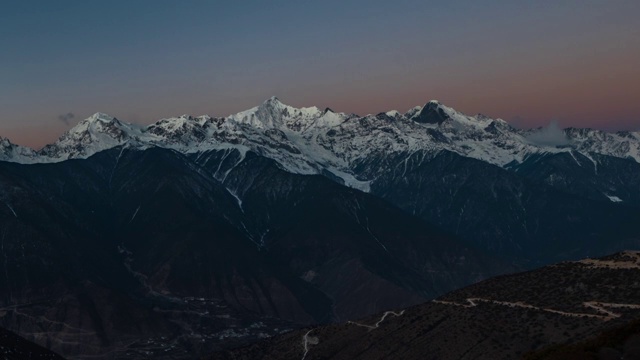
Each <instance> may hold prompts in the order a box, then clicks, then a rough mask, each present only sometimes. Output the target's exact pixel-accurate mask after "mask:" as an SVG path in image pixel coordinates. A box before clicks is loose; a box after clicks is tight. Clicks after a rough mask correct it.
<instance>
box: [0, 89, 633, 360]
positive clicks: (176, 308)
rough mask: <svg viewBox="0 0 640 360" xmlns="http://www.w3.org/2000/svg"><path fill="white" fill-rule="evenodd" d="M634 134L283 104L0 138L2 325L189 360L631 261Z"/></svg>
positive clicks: (67, 347)
mask: <svg viewBox="0 0 640 360" xmlns="http://www.w3.org/2000/svg"><path fill="white" fill-rule="evenodd" d="M639 139H640V134H639V133H633V132H619V133H615V134H611V133H606V132H601V131H597V130H590V129H565V130H559V129H554V128H553V127H550V128H546V129H536V130H519V129H515V128H513V127H511V126H510V125H509V124H508V123H506V122H505V121H503V120H500V119H496V120H493V119H490V118H488V117H486V116H483V115H476V116H466V115H464V114H461V113H459V112H457V111H455V110H453V109H451V108H449V107H447V106H444V105H442V104H440V103H438V102H436V101H431V102H428V103H427V104H425V105H424V106H420V107H416V108H413V109H411V110H409V111H408V112H406V113H404V114H401V113H399V112H397V111H390V112H386V113H381V114H377V115H367V116H364V117H360V116H357V115H354V114H342V113H335V112H333V111H332V110H330V109H325V110H320V109H318V108H315V107H311V108H302V109H297V108H294V107H291V106H287V105H284V104H283V103H281V102H280V101H279V100H278V99H277V98H271V99H268V100H267V101H265V102H264V103H263V104H261V105H260V106H258V107H255V108H253V109H250V110H247V111H244V112H241V113H238V114H235V115H231V116H228V117H226V118H213V117H209V116H200V117H191V116H187V115H185V116H181V117H179V118H169V119H163V120H160V121H158V122H156V123H154V124H151V125H149V126H139V125H136V124H128V123H125V122H123V121H120V120H118V119H116V118H114V117H111V116H109V115H106V114H102V113H97V114H95V115H93V116H91V117H90V118H88V119H86V120H83V121H81V122H80V123H78V124H77V125H76V126H75V127H73V128H72V129H71V130H69V131H68V132H66V133H65V134H63V135H62V136H61V137H60V139H59V140H58V141H57V142H55V143H53V144H50V145H47V146H45V147H43V148H42V149H40V150H37V151H36V150H33V149H29V148H25V147H21V146H18V145H15V144H12V143H11V142H10V141H9V140H7V139H2V140H0V160H1V161H0V202H1V203H2V204H0V224H2V229H0V230H1V231H2V234H1V240H0V252H2V256H0V268H2V269H3V271H0V326H2V327H4V328H7V329H8V330H10V331H13V332H15V333H17V334H18V335H20V336H23V337H24V338H26V339H28V340H31V341H34V342H35V343H38V344H40V345H43V346H46V347H47V348H49V349H52V350H54V351H55V352H56V353H58V354H61V355H63V356H65V357H68V358H85V357H101V358H105V359H108V358H119V357H127V358H140V359H143V358H149V357H150V356H152V357H154V358H163V357H164V358H172V359H180V358H185V359H186V358H193V357H194V356H198V355H202V354H206V353H213V352H215V351H220V350H222V349H226V348H229V347H233V346H238V345H242V344H246V343H247V342H251V341H255V340H258V339H260V338H264V337H270V336H274V335H277V334H280V333H282V332H287V331H290V330H293V329H296V328H300V327H304V326H308V325H310V324H321V323H335V322H343V321H349V320H355V319H359V318H362V317H365V316H368V315H371V314H375V313H378V312H381V311H385V310H388V309H397V308H405V307H408V306H412V305H416V304H420V303H423V302H425V301H428V300H431V299H434V298H437V297H438V296H441V295H442V294H445V293H446V292H448V291H451V290H454V289H458V288H461V287H463V286H465V285H469V284H472V283H475V282H477V281H480V280H482V279H486V278H488V277H491V276H494V275H497V274H503V273H508V272H513V271H516V270H521V269H529V268H533V267H536V266H539V265H544V264H549V263H552V262H558V261H563V260H570V259H578V258H583V257H586V256H599V255H604V254H607V253H612V252H615V251H619V250H621V249H625V248H638V247H640V226H638V222H637V219H639V218H640V207H639V205H640V186H639V185H640V164H639V163H638V161H639V159H640V155H639V152H638V151H639V150H638V149H639V147H638V142H639Z"/></svg>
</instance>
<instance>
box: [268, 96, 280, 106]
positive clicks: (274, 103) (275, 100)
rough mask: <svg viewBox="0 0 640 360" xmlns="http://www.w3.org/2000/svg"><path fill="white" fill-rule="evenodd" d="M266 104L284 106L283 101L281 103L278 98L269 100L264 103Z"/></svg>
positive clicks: (273, 97) (274, 97)
mask: <svg viewBox="0 0 640 360" xmlns="http://www.w3.org/2000/svg"><path fill="white" fill-rule="evenodd" d="M264 104H271V105H284V104H283V103H282V101H280V99H278V97H276V96H272V97H270V98H268V99H267V100H266V101H265V102H264Z"/></svg>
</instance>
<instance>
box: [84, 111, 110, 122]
mask: <svg viewBox="0 0 640 360" xmlns="http://www.w3.org/2000/svg"><path fill="white" fill-rule="evenodd" d="M86 120H87V121H89V122H95V121H101V122H111V121H113V120H117V119H116V118H115V117H113V116H111V115H109V114H105V113H103V112H97V113H95V114H93V115H91V116H89V117H88V118H87V119H86Z"/></svg>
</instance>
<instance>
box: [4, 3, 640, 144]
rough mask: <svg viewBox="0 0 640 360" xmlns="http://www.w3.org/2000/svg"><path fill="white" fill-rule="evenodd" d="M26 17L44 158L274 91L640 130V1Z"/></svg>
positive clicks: (26, 135) (187, 9)
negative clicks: (66, 145) (118, 129)
mask: <svg viewBox="0 0 640 360" xmlns="http://www.w3.org/2000/svg"><path fill="white" fill-rule="evenodd" d="M245 5H246V4H245ZM12 6H13V7H12ZM12 6H9V7H8V8H7V9H5V10H6V11H3V12H1V13H0V44H4V45H5V46H3V48H5V49H9V50H10V51H8V52H3V54H0V79H2V81H0V110H2V112H0V136H2V137H8V138H10V139H11V140H12V141H13V142H14V143H18V144H22V145H28V146H31V147H34V148H39V147H41V146H43V145H44V144H46V143H50V142H53V141H55V139H56V138H57V137H58V136H60V135H61V134H62V133H63V132H64V131H65V130H67V129H68V128H69V127H70V126H73V124H75V123H76V122H77V121H79V120H81V119H83V118H86V117H88V116H89V115H91V114H92V113H95V112H98V111H100V112H106V113H109V114H111V115H113V116H116V117H118V118H119V119H122V120H124V121H129V122H136V123H140V124H148V123H151V122H154V121H156V120H158V119H160V118H163V117H170V116H176V115H181V114H185V113H187V114H192V115H201V114H209V115H212V116H225V115H228V114H231V113H235V112H238V111H242V110H245V109H248V108H250V107H253V106H256V105H258V104H260V103H261V102H262V101H264V100H265V99H267V98H269V97H270V96H272V95H276V96H278V97H279V98H280V99H281V100H282V101H283V102H285V103H287V104H290V105H292V106H298V107H301V106H314V105H315V106H318V107H331V108H332V109H334V110H335V111H341V112H348V113H357V114H361V115H365V114H368V113H377V112H381V111H388V110H392V109H396V110H399V111H406V110H407V109H409V108H411V107H413V106H416V105H422V104H424V103H425V102H426V101H428V100H431V99H438V100H440V101H441V102H443V103H444V104H446V105H448V106H451V107H453V108H455V109H457V110H459V111H462V112H465V113H469V114H475V113H483V114H486V115H489V116H491V117H500V118H503V119H505V120H507V121H509V122H511V123H512V124H514V125H515V126H518V127H537V126H544V125H546V124H548V123H549V122H550V121H557V122H559V124H560V125H561V126H563V127H568V126H575V127H594V128H600V129H605V130H611V131H614V130H640V21H638V20H637V14H638V13H640V2H638V1H622V0H619V1H618V0H612V1H607V2H602V1H592V0H584V1H564V2H562V3H558V2H552V1H539V2H536V3H535V4H530V5H522V4H514V2H511V1H487V2H482V3H481V4H479V3H478V2H472V1H460V2H456V3H455V4H443V3H442V2H435V1H417V0H400V1H397V2H393V3H390V2H388V1H382V0H371V1H368V2H358V1H353V2H347V3H345V2H338V1H326V2H322V3H320V2H317V3H304V4H302V3H300V2H295V1H282V2H278V3H274V4H269V5H267V4H265V3H263V2H254V4H253V6H252V7H251V8H250V9H251V10H250V11H248V10H247V7H246V6H241V5H240V4H221V3H215V2H211V3H207V4H199V5H196V4H195V3H194V4H189V5H184V6H176V5H175V4H174V5H172V3H171V2H169V1H154V2H152V1H140V2H139V3H136V4H133V5H123V4H120V3H118V4H108V3H104V4H100V5H96V4H87V3H86V2H81V1H64V2H59V3H58V2H45V1H35V2H33V3H30V5H23V4H22V5H21V4H16V5H12ZM95 14H100V16H95ZM69 112H71V113H73V114H74V115H75V116H74V118H73V119H71V120H70V121H69V123H68V124H66V123H64V122H62V121H60V120H59V119H58V117H59V115H61V114H67V113H69Z"/></svg>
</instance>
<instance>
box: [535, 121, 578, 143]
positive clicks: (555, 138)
mask: <svg viewBox="0 0 640 360" xmlns="http://www.w3.org/2000/svg"><path fill="white" fill-rule="evenodd" d="M527 140H529V142H531V143H532V144H535V145H540V146H560V145H568V144H569V139H568V138H567V136H566V135H565V133H564V131H562V129H561V128H560V126H559V125H558V121H556V120H552V121H551V122H550V123H549V125H547V126H545V127H543V128H540V129H537V130H534V131H532V132H531V133H530V134H529V135H527Z"/></svg>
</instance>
